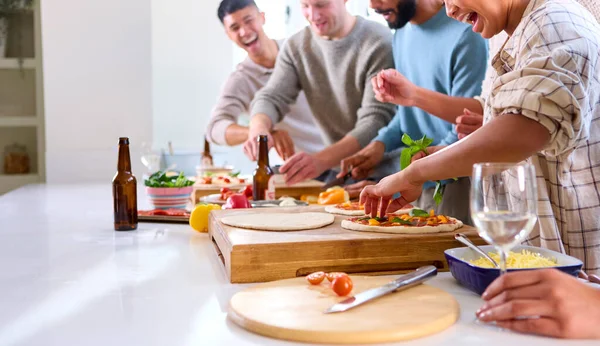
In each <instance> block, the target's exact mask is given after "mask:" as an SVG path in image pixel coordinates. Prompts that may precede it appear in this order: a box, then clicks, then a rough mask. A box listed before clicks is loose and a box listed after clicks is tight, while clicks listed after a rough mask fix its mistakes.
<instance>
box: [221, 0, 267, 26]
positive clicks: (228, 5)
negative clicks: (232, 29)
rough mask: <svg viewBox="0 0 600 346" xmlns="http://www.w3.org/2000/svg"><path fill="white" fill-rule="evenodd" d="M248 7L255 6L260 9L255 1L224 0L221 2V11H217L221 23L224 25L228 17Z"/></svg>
mask: <svg viewBox="0 0 600 346" xmlns="http://www.w3.org/2000/svg"><path fill="white" fill-rule="evenodd" d="M248 6H254V7H256V8H258V6H256V3H255V2H254V0H223V1H221V4H220V5H219V9H218V10H217V16H218V17H219V20H220V21H221V23H223V19H224V18H225V16H226V15H228V14H232V13H234V12H236V11H239V10H241V9H243V8H246V7H248Z"/></svg>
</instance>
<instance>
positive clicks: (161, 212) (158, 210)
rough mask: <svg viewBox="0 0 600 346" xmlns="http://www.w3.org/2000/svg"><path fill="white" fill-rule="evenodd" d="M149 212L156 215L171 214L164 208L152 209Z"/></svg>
mask: <svg viewBox="0 0 600 346" xmlns="http://www.w3.org/2000/svg"><path fill="white" fill-rule="evenodd" d="M149 213H150V215H155V216H156V215H169V214H168V213H167V211H166V210H162V209H154V210H151V211H150V212H149Z"/></svg>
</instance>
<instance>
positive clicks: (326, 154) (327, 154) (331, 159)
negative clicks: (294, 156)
mask: <svg viewBox="0 0 600 346" xmlns="http://www.w3.org/2000/svg"><path fill="white" fill-rule="evenodd" d="M360 149H361V148H360V144H359V143H358V140H356V138H354V137H352V136H345V137H344V138H342V139H341V140H339V141H338V142H336V143H334V144H333V145H331V146H329V147H327V148H325V149H324V150H322V151H321V152H319V153H317V154H316V157H317V159H319V161H321V162H322V163H323V165H324V168H325V169H331V168H333V167H336V166H338V165H339V164H340V162H341V161H342V160H343V159H345V158H347V157H349V156H351V155H354V154H356V153H357V152H358V151H359V150H360Z"/></svg>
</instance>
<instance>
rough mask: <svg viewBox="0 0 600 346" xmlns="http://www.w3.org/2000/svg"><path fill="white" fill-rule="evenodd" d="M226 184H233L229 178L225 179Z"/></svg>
mask: <svg viewBox="0 0 600 346" xmlns="http://www.w3.org/2000/svg"><path fill="white" fill-rule="evenodd" d="M223 181H224V182H226V183H227V184H229V183H231V180H229V178H225V179H223Z"/></svg>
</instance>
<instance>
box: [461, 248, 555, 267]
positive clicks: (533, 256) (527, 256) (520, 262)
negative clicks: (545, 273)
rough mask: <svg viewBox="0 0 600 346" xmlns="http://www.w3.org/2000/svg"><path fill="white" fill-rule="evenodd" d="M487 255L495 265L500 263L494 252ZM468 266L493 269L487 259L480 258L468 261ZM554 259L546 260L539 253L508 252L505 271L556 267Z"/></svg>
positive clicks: (498, 256) (524, 251)
mask: <svg viewBox="0 0 600 346" xmlns="http://www.w3.org/2000/svg"><path fill="white" fill-rule="evenodd" d="M488 255H489V256H490V257H491V258H492V259H493V260H494V261H496V263H500V255H498V254H497V253H494V252H489V253H488ZM468 262H469V263H470V264H472V265H474V266H477V267H482V268H493V267H494V266H493V265H492V263H491V262H490V261H488V260H487V259H485V258H483V257H480V258H478V259H476V260H471V261H468ZM556 266H557V263H556V259H554V258H553V259H549V258H546V257H544V256H542V255H540V254H539V253H534V252H530V251H527V250H523V251H521V252H520V253H517V252H512V251H510V252H509V254H508V258H507V259H506V268H507V269H531V268H546V267H556Z"/></svg>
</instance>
